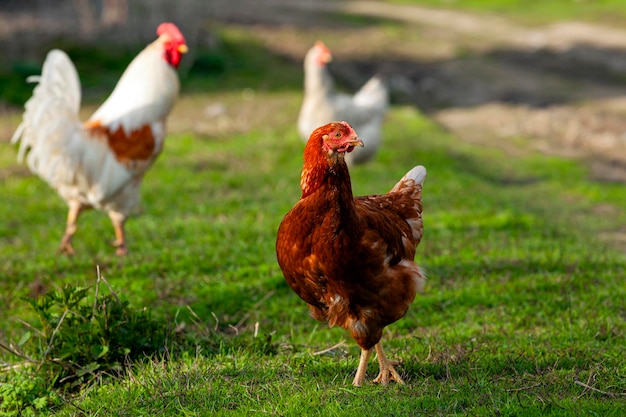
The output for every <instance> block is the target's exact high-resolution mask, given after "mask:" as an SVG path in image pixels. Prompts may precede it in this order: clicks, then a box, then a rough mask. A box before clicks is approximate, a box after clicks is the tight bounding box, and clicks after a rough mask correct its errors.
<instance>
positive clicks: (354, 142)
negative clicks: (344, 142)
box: [350, 138, 365, 148]
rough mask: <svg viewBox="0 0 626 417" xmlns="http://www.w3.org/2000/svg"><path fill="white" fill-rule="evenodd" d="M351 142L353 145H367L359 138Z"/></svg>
mask: <svg viewBox="0 0 626 417" xmlns="http://www.w3.org/2000/svg"><path fill="white" fill-rule="evenodd" d="M350 144H351V145H352V146H360V147H361V148H362V147H364V146H365V145H364V144H363V141H362V140H361V139H359V138H356V139H354V140H353V141H351V142H350Z"/></svg>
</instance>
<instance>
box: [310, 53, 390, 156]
mask: <svg viewBox="0 0 626 417" xmlns="http://www.w3.org/2000/svg"><path fill="white" fill-rule="evenodd" d="M331 59H332V55H331V53H330V50H329V49H328V48H327V47H326V45H324V44H323V43H322V42H320V41H317V42H316V43H315V45H314V46H313V47H312V48H311V49H309V51H308V52H307V54H306V56H305V58H304V100H303V102H302V107H301V108H300V114H299V115H298V131H299V133H300V136H301V137H302V139H303V140H304V141H305V142H306V141H307V140H308V139H309V136H310V135H311V132H313V130H315V129H316V128H317V127H319V126H322V125H325V124H326V123H330V122H334V121H337V120H344V121H346V122H348V123H350V124H351V125H352V126H353V127H354V130H356V131H357V132H359V138H361V139H362V140H363V143H364V145H365V146H364V147H363V148H357V149H355V150H354V151H353V152H351V153H349V154H346V162H347V163H348V164H349V165H352V164H358V163H363V162H367V161H369V160H370V159H371V158H372V157H373V156H374V155H375V154H376V152H377V151H378V148H379V146H380V143H381V138H382V123H383V119H384V117H385V113H386V112H387V108H388V107H389V92H388V91H387V87H386V85H385V84H384V82H383V81H382V80H381V79H380V77H378V76H374V77H372V78H371V79H370V80H369V81H368V82H367V83H365V84H364V85H363V87H361V89H360V90H359V91H357V92H356V94H354V95H353V96H351V95H348V94H344V93H340V92H338V91H336V90H335V82H334V80H333V78H332V76H331V75H330V73H329V72H328V68H327V64H328V63H329V62H330V61H331Z"/></svg>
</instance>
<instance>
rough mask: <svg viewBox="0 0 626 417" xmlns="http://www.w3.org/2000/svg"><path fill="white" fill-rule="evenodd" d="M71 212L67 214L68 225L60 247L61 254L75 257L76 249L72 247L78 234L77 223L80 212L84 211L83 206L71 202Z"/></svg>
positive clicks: (76, 202)
mask: <svg viewBox="0 0 626 417" xmlns="http://www.w3.org/2000/svg"><path fill="white" fill-rule="evenodd" d="M68 205H69V211H68V213H67V225H66V226H65V233H64V234H63V237H62V238H61V244H60V245H59V250H58V252H59V253H64V254H66V255H74V248H73V247H72V236H74V233H76V229H77V226H76V222H77V221H78V216H79V215H80V212H81V211H83V205H82V204H81V203H80V202H78V201H70V202H69V203H68Z"/></svg>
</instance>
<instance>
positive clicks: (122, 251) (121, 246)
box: [109, 211, 128, 256]
mask: <svg viewBox="0 0 626 417" xmlns="http://www.w3.org/2000/svg"><path fill="white" fill-rule="evenodd" d="M109 218H110V219H111V222H112V223H113V229H114V230H115V240H114V241H113V242H111V245H112V246H113V247H115V248H117V249H116V250H115V254H116V255H117V256H124V255H126V254H128V249H127V248H126V236H125V234H124V221H126V216H124V215H123V214H121V213H118V212H116V211H110V212H109Z"/></svg>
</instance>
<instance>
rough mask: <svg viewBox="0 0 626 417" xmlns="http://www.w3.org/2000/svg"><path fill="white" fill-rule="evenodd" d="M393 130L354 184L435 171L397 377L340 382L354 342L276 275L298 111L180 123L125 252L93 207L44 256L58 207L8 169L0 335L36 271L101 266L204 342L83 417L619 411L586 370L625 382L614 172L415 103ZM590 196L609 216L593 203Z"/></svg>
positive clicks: (290, 193)
mask: <svg viewBox="0 0 626 417" xmlns="http://www.w3.org/2000/svg"><path fill="white" fill-rule="evenodd" d="M385 133H386V146H385V148H384V149H383V150H382V152H381V154H380V157H379V158H378V159H377V161H376V162H374V163H373V164H372V165H369V166H366V167H362V168H357V169H355V170H354V171H353V182H354V188H355V191H356V192H357V193H359V194H362V193H372V192H380V191H384V190H386V189H388V188H389V187H390V186H391V185H392V184H393V183H394V181H395V180H396V179H397V178H399V177H400V176H401V175H402V174H403V173H404V171H406V170H408V168H410V167H411V166H413V165H414V164H415V163H422V164H425V165H426V166H427V167H428V170H429V176H428V178H427V185H426V187H425V192H424V205H425V224H426V235H425V237H424V241H423V242H422V244H421V246H420V248H419V250H418V255H417V261H418V262H419V263H421V264H422V265H423V266H424V267H425V268H426V270H427V271H428V273H429V281H428V285H427V288H426V292H425V294H424V295H423V296H420V297H418V299H417V300H416V301H415V303H414V305H413V307H412V309H411V310H410V312H409V313H408V315H407V316H406V317H405V318H404V319H402V320H401V321H400V322H398V323H396V324H394V325H392V326H390V327H389V328H388V330H387V332H386V333H385V345H386V346H387V349H388V350H389V352H390V355H391V356H392V357H401V358H402V359H403V366H402V367H401V370H402V373H403V375H404V376H405V378H406V381H407V385H406V386H403V387H400V386H395V385H392V386H389V387H378V386H373V385H369V384H367V385H366V386H365V387H364V388H363V389H354V388H353V387H351V386H350V381H351V379H352V376H353V372H354V370H355V368H356V364H357V360H358V349H357V348H356V346H355V345H354V343H353V342H352V341H351V340H350V339H349V336H348V335H346V334H345V333H344V332H343V331H342V330H340V329H330V330H329V329H327V328H326V327H325V326H324V325H322V324H318V323H316V322H314V321H313V320H312V319H311V318H309V317H308V314H307V311H306V308H305V306H304V303H303V302H301V301H300V300H299V299H298V298H297V297H296V296H295V295H294V294H293V293H292V292H291V290H290V289H289V288H288V287H287V285H286V284H285V283H284V281H283V279H282V277H281V275H280V271H279V269H278V267H277V265H276V262H275V255H274V250H273V248H274V239H275V230H276V227H277V226H278V224H279V222H280V219H281V217H282V215H283V214H284V213H285V212H286V211H287V210H288V209H289V207H290V206H291V205H292V204H293V203H294V202H295V200H296V199H297V197H298V194H299V190H298V175H299V168H300V159H301V150H302V145H301V143H300V142H299V139H297V137H296V133H295V131H294V129H293V127H290V126H275V127H270V128H268V129H267V131H266V132H265V133H263V134H261V133H259V132H250V133H249V134H244V135H236V136H234V137H232V138H230V139H229V140H227V141H212V140H207V139H202V138H198V137H194V136H193V135H180V136H177V137H171V138H170V139H169V141H168V144H167V149H166V152H165V153H164V155H163V156H162V157H161V159H160V160H159V162H158V163H157V164H156V165H155V166H154V168H153V170H152V171H151V172H150V174H149V175H148V176H147V177H146V181H145V184H144V189H143V207H144V209H145V213H143V214H142V215H141V216H139V217H137V218H133V219H131V221H129V228H128V234H129V236H130V238H131V244H130V248H131V250H132V252H131V254H130V256H128V257H127V258H125V259H122V260H118V259H117V258H115V257H114V256H113V255H112V250H111V248H109V247H107V246H106V245H105V242H104V240H105V239H103V236H107V235H110V230H109V225H108V222H107V220H106V219H105V216H102V215H101V214H98V213H91V214H90V215H88V216H85V218H84V219H81V220H82V221H81V223H80V224H81V226H82V227H81V229H80V230H79V232H78V234H77V236H76V249H77V250H78V251H79V254H78V256H76V257H75V258H73V259H67V258H63V257H61V258H58V257H55V256H54V250H55V248H56V244H57V240H58V239H59V237H60V234H61V229H62V224H63V217H64V214H65V213H64V207H63V205H62V204H61V202H59V201H58V199H57V198H56V197H54V196H53V193H52V192H50V190H48V189H47V187H46V186H44V185H43V184H41V182H40V181H39V180H37V179H35V178H31V177H10V178H8V179H6V180H5V181H4V182H3V183H2V188H3V195H5V196H7V198H9V199H10V200H9V204H5V205H4V206H3V210H4V212H3V213H2V216H3V217H4V218H5V219H6V222H7V224H10V225H12V227H11V228H10V229H9V230H6V231H5V232H4V233H3V238H2V245H1V246H0V248H1V250H2V257H3V259H4V260H5V262H4V264H3V265H2V266H1V267H0V268H1V269H0V274H1V275H2V276H3V277H4V279H3V281H2V291H1V293H2V294H3V301H4V302H3V303H2V306H3V307H2V309H3V310H4V311H3V313H2V315H3V316H4V317H11V318H12V319H13V320H9V321H8V322H4V323H3V324H2V326H3V329H2V330H3V332H8V334H13V335H16V334H17V333H19V331H18V330H19V328H20V325H19V323H16V322H15V319H17V318H19V317H23V316H22V315H23V314H25V312H24V307H23V303H22V302H20V301H19V300H18V299H17V295H19V294H23V293H25V292H27V285H28V284H29V283H30V282H32V281H33V280H42V281H43V282H44V283H45V285H47V286H58V285H61V284H62V283H80V284H89V283H93V282H94V281H95V265H100V268H101V270H102V271H103V275H105V276H106V277H107V278H108V280H109V281H110V282H111V284H112V285H113V286H114V288H116V290H117V291H119V292H120V293H121V294H123V295H124V297H125V298H126V299H129V300H131V303H132V305H134V306H135V307H137V308H141V307H143V306H147V307H150V308H151V309H152V310H153V315H154V316H156V317H158V318H159V319H160V320H162V322H163V326H165V327H168V326H173V325H177V326H181V325H182V324H183V323H185V324H186V326H188V327H189V331H190V332H191V333H192V334H196V336H197V340H198V342H197V345H195V346H189V345H185V346H187V347H183V346H182V345H181V346H178V347H177V348H175V349H174V350H175V351H174V352H171V353H170V355H168V356H167V360H165V359H164V358H161V357H154V358H152V359H146V360H145V361H144V362H143V363H141V364H137V365H135V366H134V367H133V369H132V371H131V373H130V375H128V376H127V377H125V378H123V379H122V380H120V381H119V382H117V383H111V384H106V385H104V386H102V387H99V388H96V389H93V390H92V391H90V392H89V394H88V395H87V396H86V397H85V398H84V399H79V400H75V401H76V402H77V405H78V406H79V407H80V408H81V409H83V410H85V412H86V414H88V415H94V414H98V415H110V414H114V415H154V414H155V413H158V412H167V413H169V414H170V415H209V414H211V413H212V412H215V413H216V414H217V415H220V414H228V413H231V412H232V413H238V414H240V415H247V414H250V413H253V412H255V411H257V412H267V413H269V414H273V415H302V414H307V415H354V413H357V414H370V415H379V414H380V415H407V414H409V415H415V414H417V415H422V414H423V415H467V414H471V415H493V414H496V413H498V414H500V415H519V414H520V413H522V412H523V413H530V415H533V414H534V415H615V416H617V415H621V413H623V407H624V402H623V400H624V397H621V399H620V398H610V397H609V396H607V395H603V394H600V393H598V392H594V391H592V390H590V389H585V388H584V387H583V386H581V385H579V383H583V384H586V385H588V386H593V387H595V388H597V389H600V390H603V391H607V392H614V393H619V394H620V395H623V394H624V393H625V392H626V379H625V378H626V360H625V359H624V353H625V352H624V343H625V342H626V340H625V338H624V335H625V331H626V325H625V322H624V311H625V309H626V291H625V290H624V285H623V278H624V275H625V268H626V259H625V258H624V256H623V253H621V252H619V251H617V250H616V249H614V248H612V247H611V246H610V245H607V244H605V243H604V242H601V241H598V240H597V239H596V236H595V235H597V234H598V232H600V231H611V230H614V229H617V228H619V227H623V225H624V224H625V223H626V219H625V218H624V215H623V214H622V212H621V210H618V209H617V207H623V205H624V203H625V201H624V194H623V189H622V187H623V186H622V185H616V184H603V183H594V182H590V181H589V180H587V179H586V173H585V170H584V169H582V168H581V167H580V166H579V165H578V164H577V163H575V162H571V161H567V160H562V159H559V158H551V157H546V156H541V155H534V154H529V155H527V156H524V157H515V158H512V157H511V156H510V155H505V154H503V153H502V152H501V151H498V150H493V149H481V148H478V147H474V146H470V145H467V144H464V143H461V142H459V141H458V140H457V139H456V138H454V137H451V136H450V135H448V134H446V133H444V132H442V131H441V130H440V129H439V128H437V127H436V126H435V125H433V124H432V123H431V122H429V121H428V120H427V119H426V118H424V117H423V116H422V115H420V114H419V113H417V112H415V111H414V110H412V109H410V108H395V109H393V110H392V112H391V114H390V116H389V120H388V123H387V125H386V128H385ZM6 147H7V148H8V146H6ZM6 151H7V152H10V150H9V149H6ZM5 169H7V168H5ZM601 205H602V206H603V207H606V206H607V205H611V206H614V207H616V214H615V215H614V216H611V217H606V216H604V217H601V216H598V215H597V214H595V213H594V210H596V209H597V208H598V207H599V206H601ZM12 207H22V209H21V210H12V209H11V208H12ZM259 301H261V302H260V303H259ZM187 306H189V307H190V308H191V310H193V312H194V313H195V314H196V315H197V317H198V318H194V316H193V315H191V314H190V311H189V309H187ZM238 323H241V324H240V325H239V328H238V331H237V332H235V331H234V330H232V328H230V327H229V326H235V325H237V324H238ZM254 323H259V324H258V335H257V337H256V338H255V337H253V332H254V328H253V325H254ZM206 337H208V338H209V339H210V341H206ZM342 340H343V341H345V342H346V344H345V345H344V346H342V347H340V348H338V349H335V350H334V351H332V352H331V353H329V354H326V355H319V356H318V355H313V352H315V351H320V350H323V349H325V348H327V347H329V346H332V345H335V344H336V343H339V342H340V341H342ZM5 359H6V358H5ZM374 372H375V365H374V364H373V363H372V364H371V366H370V375H369V376H370V377H372V376H373V374H374ZM576 381H579V383H577V382H576ZM310 410H317V411H314V412H311V411H310ZM620 410H621V411H620ZM77 413H78V411H77V409H76V408H74V407H73V406H71V405H67V406H65V407H64V408H63V409H61V411H59V413H58V415H76V414H77ZM78 414H80V413H78ZM525 415H526V414H525Z"/></svg>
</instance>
